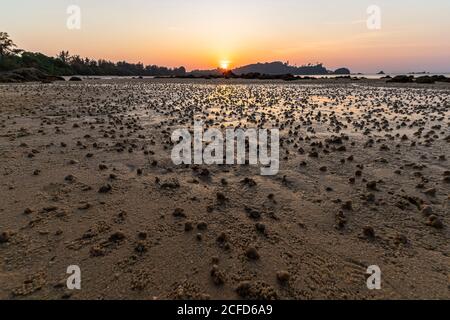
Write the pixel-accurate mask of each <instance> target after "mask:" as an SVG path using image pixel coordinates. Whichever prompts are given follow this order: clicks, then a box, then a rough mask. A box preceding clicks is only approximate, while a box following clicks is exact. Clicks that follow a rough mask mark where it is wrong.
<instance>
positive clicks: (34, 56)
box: [0, 32, 186, 76]
mask: <svg viewBox="0 0 450 320" xmlns="http://www.w3.org/2000/svg"><path fill="white" fill-rule="evenodd" d="M23 68H35V69H37V70H39V71H42V72H44V73H46V74H48V75H52V76H70V75H83V76H107V75H115V76H177V75H184V74H186V69H185V68H184V67H179V68H174V69H171V68H167V67H160V66H156V65H148V66H144V65H143V64H142V63H128V62H125V61H121V62H117V63H114V62H111V61H107V60H104V59H100V60H94V59H89V58H82V57H80V56H79V55H73V56H71V55H70V54H69V52H68V51H61V52H60V53H59V54H58V56H57V57H49V56H46V55H44V54H42V53H38V52H27V51H24V50H21V49H17V46H16V45H15V44H14V42H13V41H12V40H11V39H10V38H9V35H8V34H7V33H6V32H0V71H13V70H16V69H23Z"/></svg>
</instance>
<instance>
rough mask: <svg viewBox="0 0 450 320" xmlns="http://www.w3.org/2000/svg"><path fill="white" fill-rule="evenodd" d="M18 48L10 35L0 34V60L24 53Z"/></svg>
mask: <svg viewBox="0 0 450 320" xmlns="http://www.w3.org/2000/svg"><path fill="white" fill-rule="evenodd" d="M16 48H17V46H16V44H15V43H14V42H13V41H12V40H11V39H10V38H9V35H8V33H6V32H0V58H3V57H5V56H7V55H17V54H19V53H21V52H22V51H23V50H20V49H16Z"/></svg>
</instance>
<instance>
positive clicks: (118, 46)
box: [0, 0, 450, 72]
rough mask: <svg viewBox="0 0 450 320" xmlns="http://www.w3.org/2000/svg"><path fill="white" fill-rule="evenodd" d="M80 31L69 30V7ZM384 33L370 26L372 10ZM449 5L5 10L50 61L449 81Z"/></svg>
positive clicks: (11, 26)
mask: <svg viewBox="0 0 450 320" xmlns="http://www.w3.org/2000/svg"><path fill="white" fill-rule="evenodd" d="M71 4H75V5H79V6H80V8H81V29H80V30H69V29H67V27H66V20H67V17H68V14H67V13H66V9H67V7H68V5H71ZM372 4H376V5H378V6H379V7H380V8H381V29H380V30H369V29H368V28H367V26H366V20H367V18H368V14H367V13H366V10H367V8H368V6H369V5H372ZM449 14H450V0H426V1H425V0H314V1H305V0H222V1H218V0H1V5H0V31H6V32H8V33H9V34H10V36H11V37H12V38H13V40H14V41H15V42H16V43H17V44H18V46H19V47H21V48H23V49H26V50H28V51H40V52H43V53H45V54H48V55H56V54H57V52H59V51H61V50H62V49H64V50H69V51H70V53H71V54H79V55H81V56H88V57H91V58H95V59H98V58H106V59H110V60H113V61H117V60H127V61H130V62H139V61H140V62H143V63H144V64H158V65H166V66H172V67H173V66H180V65H184V66H185V67H187V68H188V69H194V68H202V69H206V68H207V69H211V68H215V67H217V66H218V65H219V63H220V61H223V60H228V61H231V66H232V67H236V66H240V65H244V64H248V63H253V62H266V61H274V60H281V61H289V62H290V63H291V64H297V65H302V64H304V63H308V62H312V63H314V62H323V63H324V64H325V66H326V67H328V68H330V69H334V68H338V67H341V66H347V67H349V68H350V69H351V70H352V71H353V72H377V71H380V70H384V71H386V72H409V71H424V70H426V71H430V72H450V16H449Z"/></svg>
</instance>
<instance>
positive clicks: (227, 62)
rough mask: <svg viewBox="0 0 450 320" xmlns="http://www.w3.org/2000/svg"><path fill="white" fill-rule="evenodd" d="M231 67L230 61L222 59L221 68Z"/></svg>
mask: <svg viewBox="0 0 450 320" xmlns="http://www.w3.org/2000/svg"><path fill="white" fill-rule="evenodd" d="M229 68H230V61H228V60H222V61H220V69H224V70H228V69H229Z"/></svg>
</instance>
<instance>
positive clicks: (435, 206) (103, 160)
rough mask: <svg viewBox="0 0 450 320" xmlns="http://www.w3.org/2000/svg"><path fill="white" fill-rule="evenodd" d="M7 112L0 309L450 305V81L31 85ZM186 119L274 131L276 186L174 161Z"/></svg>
mask: <svg viewBox="0 0 450 320" xmlns="http://www.w3.org/2000/svg"><path fill="white" fill-rule="evenodd" d="M0 110H1V112H0V172H1V176H2V179H1V182H0V194H1V197H0V299H61V298H63V299H69V298H70V299H183V298H184V299H236V298H244V299H398V298H401V299H412V298H432V299H435V298H446V299H448V298H450V293H449V292H450V291H449V290H450V289H449V288H450V287H449V286H450V276H449V265H450V258H449V255H450V246H449V238H450V232H449V226H450V217H449V213H450V164H449V157H450V85H448V84H436V85H417V84H414V85H395V84H388V85H387V84H385V83H384V81H381V80H372V81H369V80H367V81H363V80H362V81H357V82H348V81H338V80H315V81H305V82H296V83H286V82H270V81H267V82H262V81H243V80H235V81H225V80H211V81H208V80H161V79H160V80H156V79H155V80H91V81H84V82H82V83H76V84H74V83H68V82H67V83H53V84H37V83H32V84H19V85H0ZM194 115H195V118H196V119H203V120H204V121H205V122H206V123H207V124H208V126H209V127H217V128H222V129H223V128H226V127H236V126H237V125H240V126H241V127H244V128H245V127H247V128H250V127H254V128H255V127H262V128H279V129H280V133H281V141H280V172H279V173H278V175H276V176H261V175H259V168H258V167H255V166H249V165H240V166H237V165H236V166H231V165H228V166H227V165H223V166H215V165H213V166H205V165H190V166H187V165H186V166H175V165H174V164H173V163H172V161H171V158H170V152H171V148H172V144H171V141H170V137H171V133H172V132H173V130H174V129H176V128H181V127H191V126H192V121H193V116H194ZM69 265H79V266H80V268H81V275H82V284H81V285H82V289H81V290H73V291H70V290H68V289H67V288H66V285H65V282H66V279H67V276H68V275H67V274H66V269H67V267H68V266H69ZM370 265H378V266H379V267H380V268H381V271H382V289H381V290H368V289H367V286H366V278H367V276H368V275H367V274H366V269H367V267H368V266H370Z"/></svg>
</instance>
